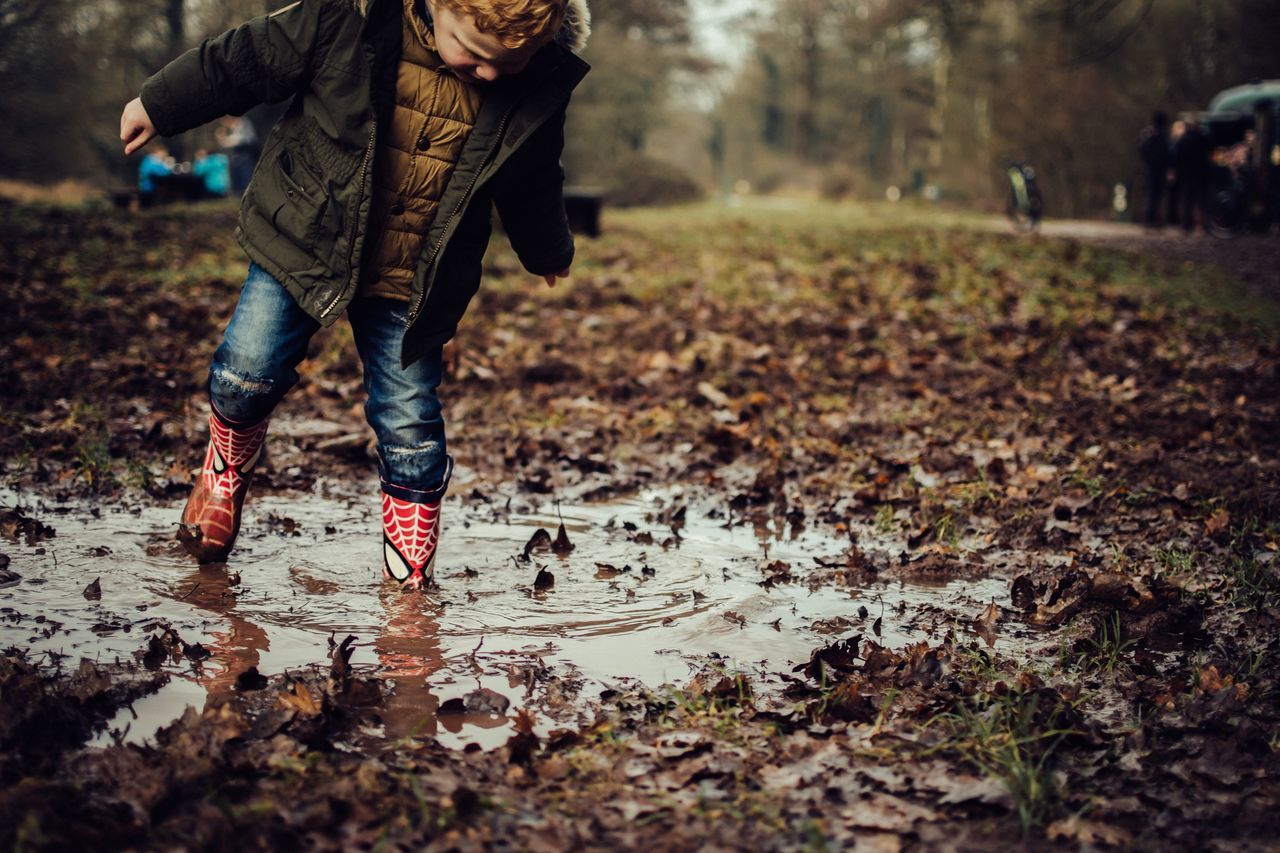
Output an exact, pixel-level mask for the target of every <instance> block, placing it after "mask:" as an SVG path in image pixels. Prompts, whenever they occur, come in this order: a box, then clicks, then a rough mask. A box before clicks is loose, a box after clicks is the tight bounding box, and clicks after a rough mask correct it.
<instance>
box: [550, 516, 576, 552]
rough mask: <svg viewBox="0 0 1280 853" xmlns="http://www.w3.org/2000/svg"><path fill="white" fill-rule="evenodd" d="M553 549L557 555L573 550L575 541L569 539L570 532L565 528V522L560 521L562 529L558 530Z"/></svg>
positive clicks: (552, 544)
mask: <svg viewBox="0 0 1280 853" xmlns="http://www.w3.org/2000/svg"><path fill="white" fill-rule="evenodd" d="M551 550H552V551H554V552H555V553H556V556H558V557H563V556H565V555H566V554H568V553H569V552H570V551H572V550H573V543H572V542H570V541H569V533H568V532H567V531H566V530H565V529H564V522H563V521H562V522H560V529H559V530H558V531H557V532H556V541H554V542H552V543H551Z"/></svg>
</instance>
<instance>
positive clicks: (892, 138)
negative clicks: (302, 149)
mask: <svg viewBox="0 0 1280 853" xmlns="http://www.w3.org/2000/svg"><path fill="white" fill-rule="evenodd" d="M280 5H283V3H281V2H279V0H266V2H263V0H216V2H215V0H127V1H126V0H75V2H72V0H0V179H7V180H10V181H23V182H32V183H38V184H52V183H56V182H58V181H64V180H75V181H80V182H84V183H86V184H89V185H92V186H97V187H101V188H109V187H112V186H122V185H128V184H129V183H131V182H132V179H133V172H134V170H135V169H136V163H134V162H131V161H129V160H126V159H125V158H124V157H123V156H121V154H120V143H119V140H118V138H117V135H118V120H119V112H120V109H121V107H122V105H123V104H124V103H125V102H126V101H127V100H129V99H130V98H131V97H133V96H134V95H135V94H136V93H137V92H138V90H139V87H140V86H141V84H142V82H143V80H145V79H146V77H147V76H148V75H150V74H151V73H153V72H154V71H155V70H156V69H158V68H159V67H161V66H162V65H163V64H164V63H165V62H167V61H168V60H170V59H172V58H173V57H175V56H177V55H178V54H179V53H181V52H182V51H183V50H185V49H186V48H188V47H191V46H193V45H195V44H196V43H198V42H199V41H200V39H202V38H204V37H206V36H209V35H213V34H216V33H218V32H221V31H222V30H224V29H226V28H228V27H230V26H233V25H235V24H236V23H237V22H239V21H242V20H245V19H247V18H249V17H252V16H254V15H257V14H261V13H263V12H265V11H270V10H271V9H273V8H276V7H278V6H280ZM592 12H593V16H594V24H595V27H594V34H593V37H592V41H591V43H590V45H589V47H588V49H587V51H586V58H587V59H588V60H589V61H590V62H591V63H592V64H593V66H594V69H595V70H594V71H593V73H592V74H591V75H590V76H589V77H588V79H587V81H586V82H585V83H584V84H583V86H582V88H581V89H580V90H579V92H578V93H577V94H576V96H575V101H574V107H573V110H572V111H571V115H572V118H571V126H570V129H569V135H568V145H567V149H566V152H565V165H566V168H567V170H568V173H569V181H570V183H573V184H578V185H586V186H596V187H601V188H603V189H605V190H606V191H607V192H608V193H609V196H610V199H611V201H612V202H614V203H618V204H628V203H631V204H635V203H647V202H670V201H679V200H684V199H688V198H692V197H696V196H699V195H728V194H730V193H734V192H737V193H743V192H756V193H797V194H803V195H809V196H818V195H821V196H825V197H828V198H868V199H869V198H876V199H879V198H884V197H885V194H886V191H887V190H888V189H889V188H890V187H899V188H901V190H902V191H903V192H904V193H910V192H912V191H913V190H915V191H920V190H923V189H924V188H926V187H930V188H936V192H937V193H938V194H940V196H941V197H942V198H943V199H947V200H952V201H957V202H960V203H962V204H965V205H968V206H973V207H991V206H994V205H998V204H999V203H1000V200H1001V198H1002V196H1003V178H1002V172H1001V169H1002V166H1003V164H1004V163H1005V162H1006V161H1008V160H1019V161H1027V162H1030V163H1032V164H1034V165H1035V166H1036V167H1037V169H1038V172H1039V174H1040V177H1041V183H1042V187H1043V189H1044V192H1045V195H1046V197H1047V199H1048V212H1049V213H1050V214H1051V215H1056V216H1091V215H1092V216H1096V215H1105V214H1106V212H1107V211H1108V209H1109V206H1110V202H1111V196H1112V189H1113V187H1114V186H1115V184H1116V183H1118V182H1126V183H1130V184H1132V183H1135V182H1136V180H1137V177H1138V174H1139V171H1140V169H1139V165H1138V162H1137V155H1136V140H1137V135H1138V133H1139V131H1140V129H1141V128H1142V127H1143V125H1144V124H1146V123H1147V121H1148V119H1149V117H1150V114H1151V113H1152V111H1153V110H1156V109H1163V110H1165V111H1167V112H1169V113H1170V114H1173V115H1177V114H1178V113H1181V112H1184V111H1195V110H1201V109H1204V108H1205V107H1206V106H1207V105H1208V102H1209V99H1210V98H1211V97H1212V96H1213V95H1214V94H1215V93H1216V92H1218V91H1219V90H1221V89H1223V88H1225V87H1228V86H1232V85H1237V84H1240V83H1244V82H1247V81H1249V80H1253V79H1264V78H1269V77H1277V76H1280V67H1278V66H1280V60H1278V59H1277V53H1276V49H1275V46H1276V45H1277V44H1280V0H1020V2H1014V0H914V2H911V1H910V0H865V1H864V2H854V0H775V2H755V3H753V2H749V0H596V2H595V3H594V4H593V5H592ZM708 45H718V46H719V47H718V48H716V49H709V48H708ZM726 45H728V46H730V47H729V48H728V49H726V48H725V46H726ZM255 118H256V119H258V120H261V118H262V117H261V116H255ZM173 142H174V147H175V149H176V152H177V153H178V154H180V155H184V154H185V155H186V156H189V155H190V152H191V151H194V149H195V148H196V147H199V146H212V144H213V140H212V133H211V130H210V129H202V130H198V131H194V132H192V133H191V134H187V136H186V138H181V139H177V140H174V141H173ZM930 192H934V190H930Z"/></svg>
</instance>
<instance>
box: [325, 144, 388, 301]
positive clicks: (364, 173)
mask: <svg viewBox="0 0 1280 853" xmlns="http://www.w3.org/2000/svg"><path fill="white" fill-rule="evenodd" d="M377 136H378V122H377V120H376V119H375V120H374V121H373V122H372V124H371V126H370V128H369V144H368V145H366V146H365V149H364V162H362V163H361V164H360V193H359V199H360V201H359V202H358V203H357V207H356V210H357V215H355V216H353V217H352V218H351V241H350V245H348V246H347V268H348V269H350V270H351V279H350V280H349V281H348V282H347V286H346V287H343V288H342V289H340V290H339V291H338V294H337V295H336V296H334V297H333V301H332V302H330V303H329V304H328V305H326V306H325V309H324V310H323V311H321V312H320V317H321V318H324V317H327V316H328V315H329V312H330V311H332V310H333V309H334V308H335V307H336V306H337V304H338V303H339V302H341V301H342V297H343V296H345V295H346V293H347V291H348V290H349V289H350V287H351V282H352V281H355V280H357V279H358V278H359V277H360V270H358V269H354V267H353V264H354V262H355V254H356V230H357V229H358V228H359V227H360V216H359V213H358V211H359V209H360V208H359V206H358V205H359V204H363V203H364V185H365V179H366V177H368V174H369V160H370V159H371V158H372V157H373V144H374V140H375V139H377Z"/></svg>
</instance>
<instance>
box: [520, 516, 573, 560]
mask: <svg viewBox="0 0 1280 853" xmlns="http://www.w3.org/2000/svg"><path fill="white" fill-rule="evenodd" d="M562 526H563V525H562ZM551 547H552V545H551V534H550V533H548V532H547V531H546V528H543V527H539V528H538V529H537V530H535V531H534V532H533V535H532V536H530V537H529V541H528V542H526V543H525V546H524V556H523V559H525V560H528V559H529V555H530V554H532V553H533V552H534V551H549V550H551Z"/></svg>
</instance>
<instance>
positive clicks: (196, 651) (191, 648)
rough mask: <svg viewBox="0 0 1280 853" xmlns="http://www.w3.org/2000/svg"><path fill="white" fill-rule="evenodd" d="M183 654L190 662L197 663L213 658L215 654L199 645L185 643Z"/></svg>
mask: <svg viewBox="0 0 1280 853" xmlns="http://www.w3.org/2000/svg"><path fill="white" fill-rule="evenodd" d="M182 653H183V654H184V655H186V656H187V658H188V659H189V660H192V661H195V662H196V663H199V662H200V661H202V660H208V659H209V658H211V657H213V653H212V652H210V651H209V650H208V649H206V648H205V647H204V646H202V645H200V644H199V643H192V644H191V645H187V644H186V643H183V644H182Z"/></svg>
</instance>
